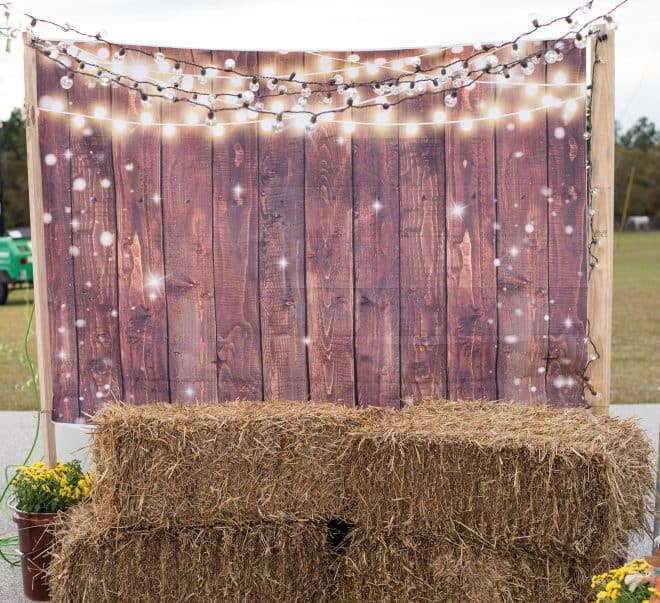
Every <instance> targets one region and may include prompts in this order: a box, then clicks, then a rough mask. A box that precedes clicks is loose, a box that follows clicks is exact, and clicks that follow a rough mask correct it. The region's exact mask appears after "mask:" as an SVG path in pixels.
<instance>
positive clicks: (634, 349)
mask: <svg viewBox="0 0 660 603" xmlns="http://www.w3.org/2000/svg"><path fill="white" fill-rule="evenodd" d="M612 348H613V357H612V395H613V398H612V401H613V402H660V232H649V233H622V234H618V235H616V236H615V238H614V341H613V344H612Z"/></svg>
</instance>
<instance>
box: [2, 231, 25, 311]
mask: <svg viewBox="0 0 660 603" xmlns="http://www.w3.org/2000/svg"><path fill="white" fill-rule="evenodd" d="M31 286H32V242H31V241H30V229H29V228H12V229H11V230H9V231H8V232H7V236H4V237H0V306H1V305H3V304H6V303H7V297H8V296H9V290H10V289H16V288H19V287H31Z"/></svg>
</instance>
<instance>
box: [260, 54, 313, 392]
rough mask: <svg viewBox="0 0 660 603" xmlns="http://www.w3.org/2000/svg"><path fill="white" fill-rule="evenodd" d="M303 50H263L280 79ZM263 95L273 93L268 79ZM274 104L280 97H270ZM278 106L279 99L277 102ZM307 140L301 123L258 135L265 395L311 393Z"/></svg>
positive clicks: (263, 61) (263, 60)
mask: <svg viewBox="0 0 660 603" xmlns="http://www.w3.org/2000/svg"><path fill="white" fill-rule="evenodd" d="M303 61H304V59H303V54H302V53H288V54H279V53H259V65H260V69H261V70H262V71H263V70H264V69H267V68H269V67H270V68H272V69H273V70H274V73H275V75H276V76H280V77H278V78H277V79H278V80H280V79H286V77H287V76H288V75H289V74H290V73H291V72H292V71H299V72H300V71H302V68H303V64H304V63H303ZM260 86H262V87H263V88H265V90H261V92H262V94H263V95H266V94H272V92H271V91H270V90H268V88H267V87H266V83H265V82H262V83H261V84H260ZM265 102H266V106H267V108H269V109H272V108H273V103H274V102H278V99H277V98H275V99H273V98H270V99H266V101H265ZM275 106H277V105H275ZM304 187H305V140H304V138H303V136H301V134H300V132H299V131H298V130H296V129H292V128H287V129H285V130H284V131H282V132H279V133H269V132H262V133H261V134H260V138H259V284H260V303H261V328H262V356H263V371H264V397H265V398H266V399H271V398H282V399H289V400H304V399H307V398H308V397H309V379H308V373H307V350H306V346H305V336H306V332H307V326H306V309H305V304H306V301H305V189H304Z"/></svg>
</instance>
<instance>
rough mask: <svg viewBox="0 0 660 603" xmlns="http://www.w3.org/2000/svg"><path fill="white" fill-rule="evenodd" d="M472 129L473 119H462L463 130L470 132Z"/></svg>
mask: <svg viewBox="0 0 660 603" xmlns="http://www.w3.org/2000/svg"><path fill="white" fill-rule="evenodd" d="M471 129H472V120H471V119H462V120H461V130H463V131H464V132H469V131H470V130H471Z"/></svg>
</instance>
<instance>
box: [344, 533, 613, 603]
mask: <svg viewBox="0 0 660 603" xmlns="http://www.w3.org/2000/svg"><path fill="white" fill-rule="evenodd" d="M606 567H608V559H601V560H596V561H593V560H592V561H588V562H587V561H583V562H581V563H575V562H574V561H573V560H571V559H569V558H566V557H563V556H561V555H555V556H552V555H539V554H534V553H526V552H522V551H498V550H496V549H493V548H491V547H469V546H465V545H463V544H461V543H451V542H448V541H445V540H444V539H431V538H429V537H428V536H427V535H424V534H416V535H411V534H402V533H396V532H395V533H386V532H380V533H376V532H371V533H367V532H365V531H364V530H357V531H356V533H355V534H353V535H352V536H351V542H350V544H349V545H348V546H347V549H346V554H345V557H344V558H343V560H342V562H341V565H340V568H339V570H338V572H337V589H338V593H337V600H339V601H345V602H347V603H349V602H352V601H362V602H366V603H369V602H373V603H381V602H392V603H395V602H398V601H419V602H422V601H423V602H433V603H465V602H466V601H469V602H470V603H493V601H497V602H498V603H520V602H521V601H556V602H557V603H577V602H579V601H585V600H586V597H587V596H588V595H589V592H590V579H591V575H592V574H593V573H598V572H600V571H603V569H604V568H606Z"/></svg>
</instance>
